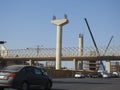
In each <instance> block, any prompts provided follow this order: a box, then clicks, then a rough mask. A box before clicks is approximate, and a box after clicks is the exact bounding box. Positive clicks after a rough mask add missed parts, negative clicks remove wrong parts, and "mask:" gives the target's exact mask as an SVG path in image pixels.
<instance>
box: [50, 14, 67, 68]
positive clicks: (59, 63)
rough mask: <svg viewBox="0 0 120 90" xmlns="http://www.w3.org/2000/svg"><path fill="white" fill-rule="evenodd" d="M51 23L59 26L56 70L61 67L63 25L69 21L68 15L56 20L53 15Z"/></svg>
mask: <svg viewBox="0 0 120 90" xmlns="http://www.w3.org/2000/svg"><path fill="white" fill-rule="evenodd" d="M51 23H53V24H55V25H56V26H57V36H56V70H59V69H61V56H62V26H64V25H65V24H67V23H68V19H67V16H66V15H65V18H64V19H59V20H56V17H55V16H54V17H53V20H52V21H51Z"/></svg>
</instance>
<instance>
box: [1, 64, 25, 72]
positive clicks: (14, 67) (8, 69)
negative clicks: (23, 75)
mask: <svg viewBox="0 0 120 90" xmlns="http://www.w3.org/2000/svg"><path fill="white" fill-rule="evenodd" d="M22 68H23V66H16V65H13V66H7V67H4V68H3V69H1V70H0V71H15V72H16V71H19V70H20V69H22Z"/></svg>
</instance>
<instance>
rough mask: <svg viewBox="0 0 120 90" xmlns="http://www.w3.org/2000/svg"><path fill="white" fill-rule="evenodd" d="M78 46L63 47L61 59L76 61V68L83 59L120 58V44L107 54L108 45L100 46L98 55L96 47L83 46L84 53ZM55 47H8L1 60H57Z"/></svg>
mask: <svg viewBox="0 0 120 90" xmlns="http://www.w3.org/2000/svg"><path fill="white" fill-rule="evenodd" d="M79 49H80V48H78V47H65V48H62V55H61V60H63V61H74V62H75V69H76V68H77V63H78V61H80V60H81V61H83V60H92V61H93V60H94V61H98V60H106V61H114V60H115V61H116V60H120V46H114V47H113V46H112V47H109V49H108V50H107V52H106V54H105V55H104V51H105V49H106V47H99V52H100V56H98V55H97V53H96V50H95V48H94V47H86V48H83V54H82V55H81V52H80V50H79ZM55 53H56V49H55V48H25V49H8V50H1V51H0V55H1V56H0V60H4V61H14V60H23V61H29V60H31V61H55V60H56V55H55Z"/></svg>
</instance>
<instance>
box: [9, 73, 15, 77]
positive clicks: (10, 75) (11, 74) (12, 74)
mask: <svg viewBox="0 0 120 90" xmlns="http://www.w3.org/2000/svg"><path fill="white" fill-rule="evenodd" d="M7 76H8V77H15V76H16V74H14V73H10V74H8V75H7Z"/></svg>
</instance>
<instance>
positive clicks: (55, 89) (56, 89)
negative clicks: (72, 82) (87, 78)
mask: <svg viewBox="0 0 120 90" xmlns="http://www.w3.org/2000/svg"><path fill="white" fill-rule="evenodd" d="M51 90H68V89H58V88H53V89H51Z"/></svg>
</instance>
